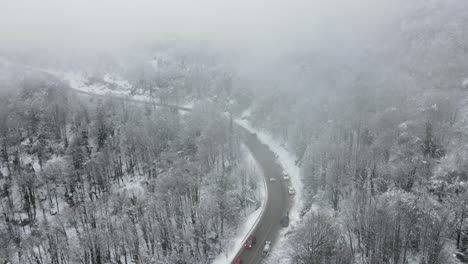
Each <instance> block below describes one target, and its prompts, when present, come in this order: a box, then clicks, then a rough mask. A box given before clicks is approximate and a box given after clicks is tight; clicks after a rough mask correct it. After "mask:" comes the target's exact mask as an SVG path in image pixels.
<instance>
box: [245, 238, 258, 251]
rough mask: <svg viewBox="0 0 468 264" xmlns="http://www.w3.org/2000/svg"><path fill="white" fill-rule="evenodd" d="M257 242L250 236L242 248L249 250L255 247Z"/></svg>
mask: <svg viewBox="0 0 468 264" xmlns="http://www.w3.org/2000/svg"><path fill="white" fill-rule="evenodd" d="M256 242H257V237H255V236H254V235H250V236H249V238H247V241H245V244H244V248H246V249H251V248H253V246H255V243H256Z"/></svg>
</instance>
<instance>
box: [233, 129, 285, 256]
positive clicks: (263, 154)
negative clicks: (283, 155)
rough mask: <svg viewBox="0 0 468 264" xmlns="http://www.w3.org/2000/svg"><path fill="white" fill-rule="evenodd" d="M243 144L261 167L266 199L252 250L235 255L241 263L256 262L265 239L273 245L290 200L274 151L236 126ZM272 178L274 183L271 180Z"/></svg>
mask: <svg viewBox="0 0 468 264" xmlns="http://www.w3.org/2000/svg"><path fill="white" fill-rule="evenodd" d="M237 129H238V131H239V132H240V133H241V135H242V138H243V140H244V143H245V145H246V146H247V147H248V148H249V150H250V152H251V153H252V155H253V156H254V157H255V159H256V160H257V162H258V164H259V165H260V166H261V167H262V169H263V172H264V176H265V178H266V181H267V185H268V186H267V191H268V201H266V203H267V204H266V207H265V210H264V213H263V215H261V216H260V217H261V218H260V220H259V221H258V224H257V225H256V227H254V229H253V231H252V233H251V234H253V235H255V236H256V237H257V243H256V245H255V246H254V247H253V248H252V249H244V248H241V249H240V250H239V252H238V253H237V255H236V257H239V258H241V259H242V264H258V263H261V262H262V260H263V258H264V257H263V255H262V253H263V246H264V244H265V241H266V240H270V241H272V244H273V246H274V244H275V240H276V239H277V238H278V235H279V230H280V229H281V228H282V227H281V225H280V220H281V218H282V217H283V216H284V215H285V214H286V213H287V212H288V210H289V208H290V205H291V203H292V199H291V198H290V196H289V193H288V182H285V181H284V180H283V169H282V168H281V166H280V165H279V164H278V162H277V159H276V157H275V154H274V153H273V152H272V151H271V150H270V149H269V148H268V146H266V145H264V144H262V143H261V142H260V141H259V139H258V138H257V136H256V135H255V134H252V133H250V132H249V131H248V130H246V129H245V128H243V127H241V126H240V125H237ZM270 178H275V179H276V181H275V182H270V181H269V179H270Z"/></svg>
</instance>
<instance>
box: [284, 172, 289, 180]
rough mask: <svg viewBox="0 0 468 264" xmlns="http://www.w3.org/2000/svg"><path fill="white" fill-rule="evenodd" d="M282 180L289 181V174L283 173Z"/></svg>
mask: <svg viewBox="0 0 468 264" xmlns="http://www.w3.org/2000/svg"><path fill="white" fill-rule="evenodd" d="M283 180H285V181H289V174H287V173H286V172H283Z"/></svg>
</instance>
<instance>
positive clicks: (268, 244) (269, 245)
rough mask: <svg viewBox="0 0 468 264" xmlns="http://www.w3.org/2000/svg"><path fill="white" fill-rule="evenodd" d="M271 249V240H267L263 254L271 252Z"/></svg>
mask: <svg viewBox="0 0 468 264" xmlns="http://www.w3.org/2000/svg"><path fill="white" fill-rule="evenodd" d="M270 250H271V241H270V240H266V241H265V246H264V247H263V256H266V255H268V253H270Z"/></svg>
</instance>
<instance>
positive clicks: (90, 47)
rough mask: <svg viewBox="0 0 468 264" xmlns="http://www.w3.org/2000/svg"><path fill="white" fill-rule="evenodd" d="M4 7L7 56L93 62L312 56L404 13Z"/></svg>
mask: <svg viewBox="0 0 468 264" xmlns="http://www.w3.org/2000/svg"><path fill="white" fill-rule="evenodd" d="M0 5H1V8H0V40H1V41H0V49H1V51H2V53H5V52H16V53H17V52H19V53H29V54H33V53H34V52H43V53H48V54H54V53H55V54H63V53H65V54H67V53H68V54H87V55H93V54H97V53H104V52H107V53H109V52H122V51H124V50H125V51H127V52H130V51H131V50H132V49H136V48H138V47H143V46H146V45H151V44H153V43H155V42H158V41H164V40H168V39H180V40H188V41H193V42H197V43H206V44H209V45H215V46H216V47H222V48H226V49H230V50H235V51H239V50H241V51H249V52H250V54H256V55H268V56H273V55H275V54H276V55H277V54H278V53H284V52H290V51H292V50H296V51H297V50H301V49H309V48H310V47H313V46H314V45H317V43H322V44H323V39H324V38H330V37H333V36H335V39H331V41H340V42H341V39H343V38H344V36H346V37H350V36H352V37H353V38H359V37H361V38H362V36H364V35H366V34H368V33H369V32H373V31H375V30H376V28H380V30H382V25H386V24H388V22H389V21H391V20H392V19H395V15H396V14H398V11H399V8H401V5H399V3H398V1H371V0H359V1H338V0H335V1H320V0H314V1H300V0H294V1H287V2H286V1H264V0H263V1H214V0H202V1H181V0H177V1H155V2H150V1H133V2H132V3H129V2H127V1H109V0H105V1H97V2H96V1H79V2H78V1H76V2H64V1H50V0H46V1H40V2H33V3H29V2H24V1H9V2H2V3H1V4H0ZM349 41H352V39H351V40H349ZM330 45H334V44H333V43H330ZM341 45H346V42H342V43H341Z"/></svg>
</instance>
